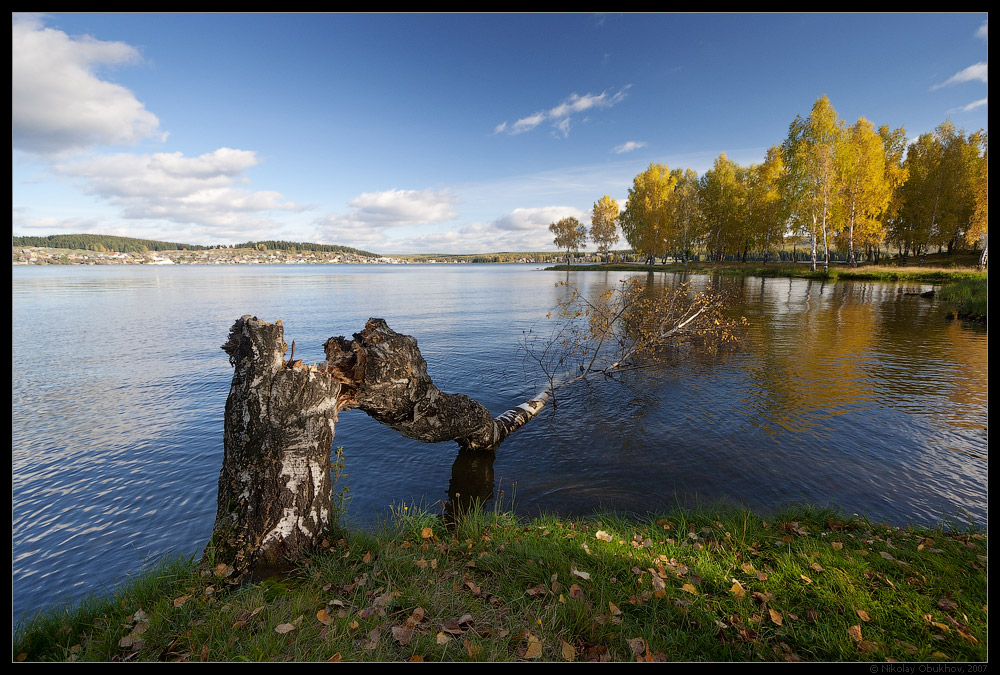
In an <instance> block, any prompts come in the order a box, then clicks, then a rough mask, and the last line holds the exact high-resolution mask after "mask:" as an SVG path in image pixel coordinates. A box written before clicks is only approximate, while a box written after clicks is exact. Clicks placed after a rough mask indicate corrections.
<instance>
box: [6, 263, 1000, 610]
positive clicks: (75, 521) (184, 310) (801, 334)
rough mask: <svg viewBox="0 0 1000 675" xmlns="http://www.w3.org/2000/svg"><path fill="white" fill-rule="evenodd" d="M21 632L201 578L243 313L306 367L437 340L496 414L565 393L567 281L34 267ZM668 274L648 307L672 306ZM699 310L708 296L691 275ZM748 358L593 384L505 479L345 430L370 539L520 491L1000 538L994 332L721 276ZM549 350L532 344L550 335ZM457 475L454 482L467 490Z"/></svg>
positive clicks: (523, 509) (22, 430) (521, 442)
mask: <svg viewBox="0 0 1000 675" xmlns="http://www.w3.org/2000/svg"><path fill="white" fill-rule="evenodd" d="M12 276H13V294H12V297H13V331H12V333H13V350H12V370H13V377H12V407H11V425H12V460H11V464H12V467H11V468H12V484H13V487H12V493H13V495H12V496H13V507H12V511H13V519H12V520H13V523H12V559H13V573H12V577H13V578H12V586H13V593H12V595H13V601H12V605H13V607H12V612H13V615H14V617H15V618H16V617H18V616H21V615H22V614H23V613H24V612H26V611H29V610H31V611H33V610H35V609H39V608H47V607H53V606H58V605H62V604H67V603H72V602H74V601H77V600H79V599H80V598H81V597H83V596H85V595H87V594H88V593H90V592H98V593H103V592H106V591H108V590H110V589H111V588H113V586H114V585H115V584H116V583H118V582H120V581H121V580H123V579H125V578H127V575H128V574H129V573H132V572H135V571H137V570H140V569H142V568H143V566H144V565H146V564H148V563H149V562H150V561H152V560H155V559H156V558H158V557H160V556H163V555H165V554H183V555H196V554H199V553H200V551H201V549H202V548H203V546H204V544H205V543H206V542H207V540H208V538H209V535H210V532H211V529H212V523H213V520H214V516H215V498H216V485H217V481H218V475H219V469H220V467H221V462H222V420H223V410H224V406H225V401H226V396H227V394H228V391H229V381H230V378H231V376H232V370H231V367H230V365H229V363H228V359H227V357H226V355H225V354H224V353H223V351H222V350H221V349H220V346H221V345H222V343H223V342H224V341H225V339H226V337H227V335H228V331H229V328H230V326H231V325H232V324H233V322H234V321H235V320H236V319H237V318H239V317H240V316H242V315H244V314H253V315H256V316H258V317H260V318H261V319H263V320H266V321H272V322H273V321H275V320H278V319H281V320H282V322H283V324H284V326H285V340H286V342H288V343H289V344H291V342H292V340H295V343H296V347H295V355H296V357H297V358H302V359H304V360H305V361H307V362H311V361H320V360H322V359H323V358H324V357H323V349H322V345H323V342H324V341H325V340H326V339H327V338H329V337H331V336H334V335H346V336H348V337H349V336H350V335H351V334H352V333H354V332H358V331H360V330H361V329H362V328H363V327H364V323H365V321H366V320H367V319H368V318H369V317H381V318H384V319H386V320H387V322H388V324H389V326H390V327H391V328H393V329H394V330H396V331H398V332H400V333H405V334H408V335H412V336H414V337H416V338H417V340H418V342H419V344H420V348H421V351H422V353H423V355H424V357H425V358H426V360H427V362H428V372H429V374H430V375H431V377H432V378H433V379H434V382H435V384H437V386H438V387H439V388H441V389H442V390H444V391H448V392H462V393H466V394H469V395H470V396H472V397H473V398H476V399H478V400H479V401H481V402H482V403H483V404H485V405H486V406H487V407H489V408H490V410H492V411H493V412H494V414H496V413H499V412H501V411H502V410H504V409H506V408H508V407H511V406H513V405H516V404H518V403H520V402H522V401H524V400H525V399H527V398H529V397H530V396H532V395H533V394H535V393H536V392H537V391H538V390H539V389H540V388H541V386H542V385H543V384H544V378H543V376H542V373H541V372H540V371H539V370H538V367H537V365H536V364H535V363H534V362H532V361H531V360H530V359H526V358H525V356H524V352H523V350H522V349H521V345H522V340H523V336H524V333H525V331H529V330H531V331H533V332H538V331H546V330H548V329H549V328H550V327H551V325H552V324H553V323H554V321H555V319H546V318H545V317H546V314H547V313H548V312H549V311H550V310H552V309H553V308H554V307H555V305H556V303H557V301H558V299H559V298H560V297H561V296H562V294H564V293H565V292H566V289H565V288H561V287H557V285H556V283H557V282H558V281H560V280H566V279H567V278H568V279H569V281H570V282H571V283H574V284H576V285H578V286H579V287H580V288H581V290H582V291H583V292H584V293H585V294H589V295H596V294H598V293H600V292H601V291H602V290H604V289H605V288H607V287H608V285H609V284H610V285H613V284H616V283H617V282H618V280H619V279H620V278H622V277H624V276H627V274H626V273H619V272H611V273H605V272H574V273H569V274H568V275H567V274H566V273H558V272H547V271H541V270H540V269H539V268H538V266H536V265H419V266H417V265H414V266H348V265H334V266H273V267H272V266H213V267H200V266H176V267H166V266H157V267H145V266H136V267H130V266H129V267H126V266H122V267H17V266H15V267H14V268H13V274H12ZM678 277H679V275H674V274H663V273H661V274H657V276H656V278H655V280H654V282H653V283H655V284H675V283H678V281H679V278H678ZM690 281H691V282H692V284H693V285H694V286H696V287H704V286H705V285H706V284H708V283H709V282H711V281H712V280H711V279H710V278H709V277H707V276H692V277H690ZM715 282H716V283H717V284H718V285H719V286H721V287H723V288H725V289H726V291H727V292H728V293H729V294H730V295H731V296H732V298H733V309H734V311H735V312H737V313H739V314H742V315H744V316H746V317H747V319H748V321H749V324H750V325H749V328H748V329H747V333H746V336H745V339H744V343H743V346H742V347H741V348H740V349H739V350H738V351H735V352H731V353H724V354H722V355H720V356H718V357H715V358H709V357H705V358H694V357H692V358H685V359H682V360H679V361H677V362H676V363H673V364H671V365H669V366H667V367H665V368H663V369H660V370H657V371H655V372H653V373H647V374H644V375H634V376H630V377H626V378H623V379H622V380H621V381H606V380H604V379H603V378H600V380H599V381H598V380H594V381H591V382H584V383H579V384H578V385H574V386H572V387H571V388H568V389H566V390H564V391H560V392H559V395H558V407H557V408H556V409H554V410H553V409H551V408H549V409H547V410H546V411H544V412H543V413H542V414H541V415H540V417H539V418H538V419H536V420H533V421H532V422H531V423H529V424H528V425H527V426H526V427H524V428H523V429H522V430H521V431H519V432H517V433H516V434H514V436H512V437H511V438H510V439H508V440H507V441H506V442H505V443H504V444H503V445H502V446H501V448H500V450H499V451H498V453H497V456H496V460H495V463H494V464H493V465H492V467H490V466H485V467H484V466H481V465H480V463H477V462H471V463H469V462H466V461H465V460H464V459H459V460H458V461H456V456H457V453H456V449H457V446H456V445H455V444H454V443H445V444H436V445H426V444H422V443H419V442H416V441H411V440H409V439H405V438H402V437H400V436H399V435H398V434H396V432H394V431H392V430H390V429H388V428H386V427H382V426H381V425H379V424H378V423H376V422H375V421H374V420H371V419H369V418H368V417H367V416H365V415H364V413H361V412H360V411H349V412H346V413H342V414H341V415H340V418H339V421H338V422H337V426H336V438H335V439H334V444H335V445H337V446H343V448H344V455H345V459H346V472H347V473H348V474H349V475H348V476H347V477H346V478H345V479H343V484H346V486H347V487H349V489H350V501H349V502H348V513H349V519H350V522H351V523H353V524H354V525H356V526H357V527H371V526H374V525H376V524H377V523H379V522H380V521H381V520H384V519H386V518H387V517H388V514H389V509H390V507H392V506H402V505H409V506H414V505H416V506H424V507H426V508H428V509H430V510H433V511H436V512H440V511H442V510H443V509H444V508H445V505H446V504H447V503H448V502H449V501H450V497H449V490H450V492H451V495H452V497H453V496H454V493H455V492H463V493H464V494H466V495H468V494H470V493H473V492H479V493H484V494H488V493H496V492H499V491H503V503H504V504H505V505H510V504H511V503H512V504H513V508H514V510H516V511H518V512H519V513H522V514H525V515H534V514H537V513H538V512H540V511H545V512H555V513H560V514H564V515H582V514H587V513H592V512H594V511H596V510H599V509H604V508H614V509H619V510H622V511H629V512H635V513H646V512H649V511H656V510H662V509H669V508H672V507H675V506H678V505H680V506H693V505H713V504H717V503H726V504H739V505H745V506H749V507H752V508H754V509H757V510H760V511H762V512H767V511H770V510H773V509H775V508H778V507H780V506H782V505H785V504H788V503H791V502H796V501H806V502H809V503H812V504H816V505H821V506H825V505H830V506H835V507H837V508H840V509H842V510H844V511H845V512H847V513H849V514H850V513H859V514H864V515H866V516H868V517H869V518H871V519H873V520H881V521H886V522H889V523H891V524H895V525H900V526H905V525H907V524H924V525H933V524H936V523H938V522H941V521H942V520H945V521H949V522H956V523H962V524H967V523H969V522H970V521H971V522H974V523H975V524H976V525H977V526H979V527H981V528H983V529H984V530H985V529H986V528H987V525H988V523H987V502H988V483H987V459H988V436H987V408H988V404H987V397H988V384H987V383H988V358H987V332H986V329H985V327H982V326H977V325H974V324H968V323H963V322H960V321H946V320H944V318H943V316H944V309H943V308H941V307H940V306H939V304H938V302H937V301H936V300H934V299H925V298H921V297H919V296H917V295H913V293H917V292H919V291H924V290H928V289H930V288H931V286H930V285H925V284H915V283H882V282H879V283H875V282H844V281H841V282H837V283H823V282H818V281H807V280H789V279H761V278H755V277H747V278H723V279H717V280H715ZM533 334H534V333H533ZM453 465H454V466H453Z"/></svg>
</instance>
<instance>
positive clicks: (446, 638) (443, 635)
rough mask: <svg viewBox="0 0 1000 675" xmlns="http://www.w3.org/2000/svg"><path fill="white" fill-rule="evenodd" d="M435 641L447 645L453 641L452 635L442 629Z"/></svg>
mask: <svg viewBox="0 0 1000 675" xmlns="http://www.w3.org/2000/svg"><path fill="white" fill-rule="evenodd" d="M434 641H435V642H437V643H438V644H439V645H446V644H448V643H449V642H451V636H450V635H448V634H447V633H445V632H444V631H442V632H440V633H438V634H437V636H436V637H435V638H434Z"/></svg>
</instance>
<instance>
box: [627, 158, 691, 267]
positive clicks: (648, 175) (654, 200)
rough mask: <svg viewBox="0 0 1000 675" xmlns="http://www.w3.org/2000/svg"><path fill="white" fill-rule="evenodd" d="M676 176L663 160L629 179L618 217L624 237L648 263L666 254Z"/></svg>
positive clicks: (672, 223)
mask: <svg viewBox="0 0 1000 675" xmlns="http://www.w3.org/2000/svg"><path fill="white" fill-rule="evenodd" d="M677 178H678V176H677V174H676V173H671V172H670V169H669V168H668V167H667V165H666V164H650V165H649V168H648V169H646V170H645V171H643V172H642V173H640V174H639V175H637V176H636V177H635V178H634V179H633V180H632V187H631V188H629V191H628V202H627V203H626V204H625V210H624V211H623V212H622V214H621V216H620V217H619V219H618V222H619V223H620V224H621V228H622V234H624V235H625V239H626V240H627V241H628V243H629V245H630V246H631V247H632V248H633V249H634V250H635V252H636V253H638V254H639V255H641V256H643V257H645V258H646V259H647V261H648V262H649V266H650V267H652V266H653V263H655V262H656V258H657V257H664V256H665V255H666V252H667V246H668V244H669V241H670V237H671V235H672V234H673V231H674V219H673V216H674V213H673V209H672V204H671V201H672V199H673V192H674V187H675V186H676V184H677Z"/></svg>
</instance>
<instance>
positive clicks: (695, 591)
mask: <svg viewBox="0 0 1000 675" xmlns="http://www.w3.org/2000/svg"><path fill="white" fill-rule="evenodd" d="M681 590H682V591H684V592H685V593H690V594H691V595H698V589H697V588H695V587H694V586H692V585H691V584H684V585H683V586H681Z"/></svg>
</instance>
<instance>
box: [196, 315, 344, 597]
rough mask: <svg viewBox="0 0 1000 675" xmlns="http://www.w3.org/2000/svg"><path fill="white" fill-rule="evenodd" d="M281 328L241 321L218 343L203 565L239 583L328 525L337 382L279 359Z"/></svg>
mask: <svg viewBox="0 0 1000 675" xmlns="http://www.w3.org/2000/svg"><path fill="white" fill-rule="evenodd" d="M282 333H283V328H282V325H281V322H280V321H279V322H277V323H274V324H269V323H265V322H263V321H260V320H258V319H257V318H256V317H250V316H244V317H243V318H241V319H239V320H238V321H237V322H236V323H235V324H234V325H233V327H232V329H231V330H230V333H229V340H228V341H227V342H226V344H225V345H224V346H223V349H225V351H226V353H228V354H229V361H230V363H232V364H233V366H235V371H234V373H233V381H232V385H231V386H230V390H229V398H228V399H227V400H226V416H225V431H224V442H223V444H224V449H225V454H224V456H223V460H222V471H221V473H220V474H219V496H218V510H217V514H216V518H215V527H214V529H213V532H212V539H211V541H210V543H209V545H208V548H207V549H206V551H205V557H204V558H203V563H206V564H211V565H213V566H214V565H219V564H221V565H222V567H221V568H220V571H219V575H220V576H226V575H228V576H229V578H230V580H231V581H234V582H235V581H240V580H242V579H243V578H245V577H246V576H247V575H250V574H252V573H254V572H257V573H261V574H268V573H270V572H272V571H280V569H281V568H282V567H284V566H285V560H286V559H289V558H291V559H295V558H299V557H301V556H302V555H304V554H306V553H307V552H308V551H309V550H310V549H311V548H312V547H313V546H314V545H315V543H316V542H317V541H319V540H320V539H321V538H322V535H323V534H325V532H326V530H327V529H328V527H329V525H330V502H331V484H330V448H331V445H332V443H333V430H334V422H335V421H336V419H337V410H338V401H339V399H340V394H341V388H342V387H341V384H340V383H339V382H338V381H336V380H335V379H334V378H332V377H330V376H329V375H327V374H325V373H320V372H317V371H315V370H312V369H308V368H305V367H302V366H301V362H298V367H292V366H291V365H290V364H288V363H286V362H285V360H284V354H285V351H286V349H287V348H288V345H286V344H285V342H284V340H283V339H282V338H283V335H282Z"/></svg>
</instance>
